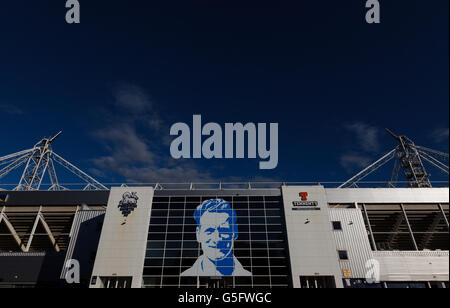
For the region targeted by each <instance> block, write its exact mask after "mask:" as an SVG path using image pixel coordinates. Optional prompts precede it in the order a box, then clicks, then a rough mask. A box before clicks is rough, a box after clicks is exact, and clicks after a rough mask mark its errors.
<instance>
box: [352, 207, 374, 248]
mask: <svg viewBox="0 0 450 308" xmlns="http://www.w3.org/2000/svg"><path fill="white" fill-rule="evenodd" d="M361 205H362V208H363V212H364V217H366V221H367V225H368V227H369V233H370V234H369V236H370V239H371V241H372V245H373V249H374V251H377V250H378V249H377V243H376V242H375V237H374V236H373V231H372V225H371V224H370V220H369V215H368V214H367V209H366V204H365V203H361ZM355 206H356V208H358V202H355Z"/></svg>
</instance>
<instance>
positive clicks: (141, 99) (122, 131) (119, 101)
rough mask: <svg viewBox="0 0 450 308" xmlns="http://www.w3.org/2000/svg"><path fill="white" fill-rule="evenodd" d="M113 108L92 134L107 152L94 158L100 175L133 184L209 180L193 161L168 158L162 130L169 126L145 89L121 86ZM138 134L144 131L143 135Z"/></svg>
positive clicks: (210, 178)
mask: <svg viewBox="0 0 450 308" xmlns="http://www.w3.org/2000/svg"><path fill="white" fill-rule="evenodd" d="M115 106H116V107H117V109H118V110H117V112H114V113H113V114H110V115H109V116H107V117H106V119H107V121H108V123H107V124H106V125H105V126H104V127H103V128H102V129H98V130H96V131H95V132H94V133H93V136H94V137H95V138H97V139H98V140H100V141H101V142H102V143H103V144H104V145H105V148H106V150H107V152H108V154H107V155H104V156H102V157H98V158H95V159H93V162H94V164H95V165H96V167H97V168H99V169H100V170H101V171H100V170H99V172H101V173H103V174H108V173H114V174H118V175H121V176H122V177H124V178H125V179H126V180H127V181H128V182H135V183H136V182H139V183H153V182H190V181H212V177H211V176H210V174H209V173H208V172H202V171H199V169H198V167H197V166H196V164H194V163H193V162H192V161H178V160H174V159H172V158H171V157H170V155H169V153H168V150H167V149H166V147H165V144H166V143H167V142H166V140H165V139H166V137H167V136H166V135H165V134H164V133H163V132H162V131H161V130H162V129H163V128H164V127H165V126H167V127H168V125H166V123H165V122H164V120H163V119H162V117H161V116H159V114H158V113H157V111H156V110H154V108H153V104H152V102H151V100H150V98H149V96H148V95H147V94H146V93H145V91H144V90H142V89H141V88H139V87H137V86H134V85H126V86H121V87H120V88H119V89H118V90H117V91H116V93H115ZM139 131H145V136H143V135H142V134H140V133H139ZM167 134H168V130H167Z"/></svg>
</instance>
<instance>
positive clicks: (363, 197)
mask: <svg viewBox="0 0 450 308" xmlns="http://www.w3.org/2000/svg"><path fill="white" fill-rule="evenodd" d="M325 192H326V195H327V199H328V203H355V202H358V203H448V202H449V189H448V188H327V189H325Z"/></svg>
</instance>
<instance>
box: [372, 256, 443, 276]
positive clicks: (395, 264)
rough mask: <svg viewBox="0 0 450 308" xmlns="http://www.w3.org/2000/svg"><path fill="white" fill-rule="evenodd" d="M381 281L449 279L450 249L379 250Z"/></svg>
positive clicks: (376, 258) (377, 258)
mask: <svg viewBox="0 0 450 308" xmlns="http://www.w3.org/2000/svg"><path fill="white" fill-rule="evenodd" d="M373 254H374V258H375V260H377V261H378V262H379V263H380V279H381V281H448V280H449V253H448V251H377V252H374V253H373Z"/></svg>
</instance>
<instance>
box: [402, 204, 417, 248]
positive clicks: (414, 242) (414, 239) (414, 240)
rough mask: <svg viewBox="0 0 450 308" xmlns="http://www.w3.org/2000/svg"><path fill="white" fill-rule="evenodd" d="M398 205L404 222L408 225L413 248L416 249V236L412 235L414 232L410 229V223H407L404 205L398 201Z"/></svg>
mask: <svg viewBox="0 0 450 308" xmlns="http://www.w3.org/2000/svg"><path fill="white" fill-rule="evenodd" d="M400 207H401V208H402V211H403V216H404V217H405V220H406V224H407V225H408V230H409V234H410V236H411V239H412V241H413V244H414V248H415V249H416V250H417V251H418V250H419V247H418V246H417V242H416V238H415V237H414V233H413V231H412V229H411V225H410V224H409V219H408V216H407V215H406V211H405V207H404V206H403V203H400Z"/></svg>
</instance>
